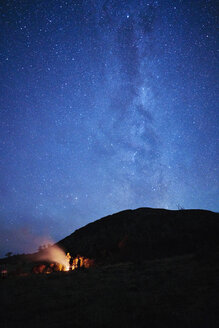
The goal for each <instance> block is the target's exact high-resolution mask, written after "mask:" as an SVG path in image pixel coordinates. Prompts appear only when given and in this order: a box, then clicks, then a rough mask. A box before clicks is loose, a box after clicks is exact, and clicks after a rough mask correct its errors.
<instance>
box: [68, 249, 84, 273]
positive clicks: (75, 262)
mask: <svg viewBox="0 0 219 328" xmlns="http://www.w3.org/2000/svg"><path fill="white" fill-rule="evenodd" d="M66 258H67V260H68V263H69V270H75V269H79V268H80V267H83V261H82V258H81V257H80V256H79V255H78V256H77V257H76V258H73V257H72V256H71V255H70V253H67V255H66Z"/></svg>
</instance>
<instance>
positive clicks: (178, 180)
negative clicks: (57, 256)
mask: <svg viewBox="0 0 219 328" xmlns="http://www.w3.org/2000/svg"><path fill="white" fill-rule="evenodd" d="M216 2H217V1H210V0H208V1H207V0H205V1H204V0H199V1H198V0H197V1H196V0H194V1H191V0H175V1H174V0H160V1H152V0H149V1H147V0H144V1H142V0H139V1H137V0H126V1H122V0H120V1H118V0H117V1H116V0H66V1H61V0H59V1H58V0H50V1H46V0H31V1H30V0H10V1H6V0H2V1H1V5H0V19H1V21H0V35H1V41H0V44H1V46H0V72H1V73H0V76H1V80H0V82H1V89H0V90H1V93H0V127H1V128H0V197H1V198H0V199H1V201H0V249H1V252H0V255H1V256H4V255H5V253H6V252H8V251H12V252H14V253H22V252H31V251H34V250H36V249H37V247H38V246H39V244H40V242H41V238H42V237H48V238H51V239H52V240H54V241H58V240H60V239H62V238H64V237H65V236H67V235H69V234H70V233H72V232H73V231H74V230H75V229H78V228H80V227H82V226H83V225H85V224H87V223H89V222H92V221H94V220H96V219H99V218H101V217H103V216H105V215H108V214H112V213H115V212H117V211H120V210H125V209H128V208H133V209H134V208H138V207H162V208H167V209H177V208H178V206H181V207H183V208H186V209H188V208H202V209H209V210H213V211H219V201H218V199H219V188H218V187H219V173H218V162H219V154H218V149H217V145H218V139H219V129H218V125H219V124H218V123H219V116H218V112H219V111H218V108H217V94H218V90H217V66H218V61H217V43H216V23H217V18H216V17H217V7H216Z"/></svg>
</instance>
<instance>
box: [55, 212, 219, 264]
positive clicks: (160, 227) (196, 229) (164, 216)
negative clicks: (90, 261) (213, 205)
mask: <svg viewBox="0 0 219 328" xmlns="http://www.w3.org/2000/svg"><path fill="white" fill-rule="evenodd" d="M218 236H219V214H218V213H214V212H211V211H206V210H177V211H173V210H165V209H152V208H139V209H136V210H126V211H122V212H119V213H116V214H113V215H109V216H106V217H104V218H102V219H99V220H97V221H95V222H93V223H89V224H88V225H86V226H84V227H82V228H80V229H78V230H76V231H75V232H74V233H72V234H71V235H69V236H68V237H66V238H64V239H63V240H61V241H60V242H58V245H60V246H61V247H63V248H64V249H65V250H66V251H68V252H70V253H71V254H72V255H77V254H81V255H84V256H87V257H91V258H95V259H96V261H97V262H118V261H127V260H131V261H135V260H136V261H139V260H141V259H155V258H165V257H171V256H176V255H183V254H191V253H193V254H199V255H200V256H201V257H203V256H204V255H205V254H208V253H211V254H212V252H213V253H214V251H215V250H218V248H219V246H218Z"/></svg>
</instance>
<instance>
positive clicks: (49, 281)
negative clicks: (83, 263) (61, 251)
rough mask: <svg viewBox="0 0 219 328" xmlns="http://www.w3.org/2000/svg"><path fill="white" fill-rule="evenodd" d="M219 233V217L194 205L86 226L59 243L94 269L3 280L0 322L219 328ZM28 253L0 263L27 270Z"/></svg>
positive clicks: (124, 215) (128, 213) (119, 216)
mask: <svg viewBox="0 0 219 328" xmlns="http://www.w3.org/2000/svg"><path fill="white" fill-rule="evenodd" d="M218 232H219V220H218V214H216V213H213V212H209V211H199V210H180V211H167V210H159V209H158V210H155V209H147V208H146V209H138V210H135V211H124V212H121V213H117V214H114V215H112V216H109V217H106V218H103V219H101V220H98V221H96V222H94V223H91V224H88V225H87V226H85V227H83V228H81V229H79V230H77V231H75V232H74V233H73V234H72V235H70V236H68V237H66V238H65V239H63V240H62V241H60V242H59V244H60V245H62V247H64V248H65V250H66V251H70V252H71V254H73V255H74V252H75V254H78V253H80V254H81V255H84V256H88V257H92V258H95V260H96V266H95V267H93V268H90V269H87V270H86V269H79V270H75V271H73V272H57V273H52V274H48V275H46V274H41V275H40V274H39V275H33V274H29V275H27V276H22V275H16V274H14V275H13V274H11V275H9V276H8V277H7V278H5V279H1V280H0V290H1V298H0V299H1V306H0V308H1V316H0V325H1V327H3V328H9V327H14V326H16V327H48V328H50V327H93V328H95V327H97V328H98V327H101V328H102V327H103V328H104V327H106V328H108V327H110V328H111V327H136V328H141V327H142V328H143V327H150V328H153V327H168V328H169V327H179V328H181V327H183V328H184V327H199V328H202V327H203V328H204V327H207V328H211V327H212V328H214V327H215V328H216V327H219V314H218V304H219V279H218V277H219V261H218V256H219V247H218ZM25 256H26V257H25ZM31 258H34V256H33V255H23V257H22V258H19V256H17V257H14V256H11V257H10V258H7V259H3V260H1V262H0V263H3V262H2V261H4V262H5V264H6V265H7V266H8V267H11V268H13V270H14V269H15V268H16V263H19V266H20V269H21V270H22V272H23V273H24V272H26V273H27V272H29V271H28V270H29V269H30V265H31ZM7 261H9V262H7ZM14 272H16V270H14Z"/></svg>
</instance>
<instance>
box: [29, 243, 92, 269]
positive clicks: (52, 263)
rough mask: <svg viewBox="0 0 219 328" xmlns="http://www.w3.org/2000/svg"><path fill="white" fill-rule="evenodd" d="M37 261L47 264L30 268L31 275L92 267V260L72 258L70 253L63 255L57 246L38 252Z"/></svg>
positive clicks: (78, 257) (82, 257)
mask: <svg viewBox="0 0 219 328" xmlns="http://www.w3.org/2000/svg"><path fill="white" fill-rule="evenodd" d="M37 260H38V261H40V262H41V261H42V262H47V263H49V264H47V265H46V264H38V265H35V266H34V267H33V268H32V272H33V273H37V274H38V273H47V274H49V273H52V272H58V271H72V270H76V269H81V268H85V269H88V268H90V267H91V266H93V265H94V260H93V259H89V258H86V257H84V256H81V255H77V256H76V257H73V256H71V255H70V253H67V254H65V253H64V251H63V250H62V249H60V248H59V247H58V246H57V245H53V246H51V247H48V248H46V249H43V250H42V251H40V252H39V254H38V256H37Z"/></svg>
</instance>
